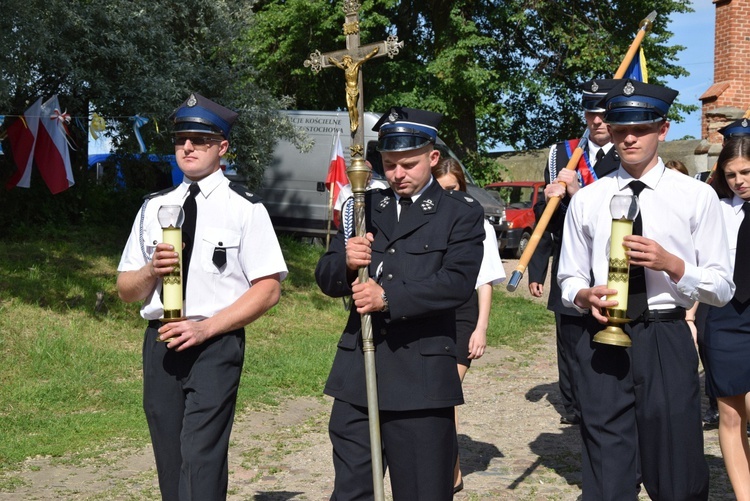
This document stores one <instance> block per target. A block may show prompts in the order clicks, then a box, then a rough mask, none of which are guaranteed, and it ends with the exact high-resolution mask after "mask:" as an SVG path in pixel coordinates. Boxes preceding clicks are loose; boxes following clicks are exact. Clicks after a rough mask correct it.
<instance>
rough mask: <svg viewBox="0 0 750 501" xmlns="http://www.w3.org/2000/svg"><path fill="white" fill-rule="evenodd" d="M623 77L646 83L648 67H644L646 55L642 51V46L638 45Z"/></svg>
mask: <svg viewBox="0 0 750 501" xmlns="http://www.w3.org/2000/svg"><path fill="white" fill-rule="evenodd" d="M625 78H630V79H632V80H638V81H639V82H643V83H648V69H647V68H646V56H645V54H644V53H643V47H640V49H639V50H638V55H637V56H636V57H634V58H633V60H632V61H631V62H630V66H628V70H627V71H626V72H625Z"/></svg>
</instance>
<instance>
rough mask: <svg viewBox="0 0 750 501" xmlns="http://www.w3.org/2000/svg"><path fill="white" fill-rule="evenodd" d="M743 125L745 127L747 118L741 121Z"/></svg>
mask: <svg viewBox="0 0 750 501" xmlns="http://www.w3.org/2000/svg"><path fill="white" fill-rule="evenodd" d="M741 125H742V126H743V127H747V118H746V119H744V120H743V121H742V124H741Z"/></svg>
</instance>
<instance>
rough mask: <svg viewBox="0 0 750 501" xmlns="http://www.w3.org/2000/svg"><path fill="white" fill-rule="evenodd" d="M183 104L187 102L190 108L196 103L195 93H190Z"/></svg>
mask: <svg viewBox="0 0 750 501" xmlns="http://www.w3.org/2000/svg"><path fill="white" fill-rule="evenodd" d="M185 104H187V105H188V106H190V107H191V108H192V107H193V106H195V105H196V104H198V100H197V99H196V98H195V94H190V97H189V98H188V100H187V103H185Z"/></svg>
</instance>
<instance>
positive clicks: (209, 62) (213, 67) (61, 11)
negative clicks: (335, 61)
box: [0, 0, 299, 217]
mask: <svg viewBox="0 0 750 501" xmlns="http://www.w3.org/2000/svg"><path fill="white" fill-rule="evenodd" d="M2 5H3V6H2V16H0V32H2V33H3V36H2V37H0V110H2V112H3V114H4V115H6V120H5V123H4V125H5V126H6V127H7V126H8V125H9V124H10V123H11V122H12V121H13V120H15V117H14V116H15V115H20V114H22V113H23V112H24V111H25V109H26V108H27V107H28V106H29V105H30V104H31V103H33V102H34V101H36V99H38V98H39V97H43V98H44V99H47V98H49V97H51V96H52V95H53V94H57V95H58V96H59V101H60V105H61V107H63V108H64V109H65V110H67V112H68V113H69V114H70V115H71V116H72V117H74V118H75V119H74V120H73V122H72V123H71V126H70V130H71V135H72V142H73V143H74V144H75V145H76V149H75V150H74V151H72V152H71V153H72V163H73V168H74V176H75V178H76V185H75V186H74V187H73V188H72V189H71V190H68V191H72V192H74V193H73V194H66V195H65V197H63V198H66V197H67V198H69V200H67V201H68V202H69V203H70V204H73V205H74V207H71V208H70V209H69V210H70V211H72V212H81V211H83V210H84V209H85V200H82V198H84V197H85V195H84V194H83V193H82V190H84V189H85V185H86V180H87V151H86V142H87V138H88V119H89V114H90V112H91V111H96V112H97V113H99V114H100V115H102V116H103V117H105V118H107V119H108V131H107V133H106V134H108V135H109V136H110V137H112V140H113V144H114V146H115V147H116V148H117V149H118V150H119V151H120V152H123V153H135V152H138V151H139V148H138V144H137V142H136V139H135V137H134V134H133V122H132V121H131V117H133V116H135V115H137V114H139V115H142V116H145V117H148V118H149V119H150V121H149V123H148V124H147V125H145V126H143V127H142V128H141V133H142V135H143V139H144V142H145V144H146V145H147V147H148V149H149V152H150V153H162V154H171V153H173V152H174V148H173V146H171V143H170V134H169V132H170V127H169V116H170V114H171V113H172V112H173V110H174V109H175V108H176V107H177V106H178V105H179V104H180V103H181V102H182V101H184V100H185V99H186V98H187V97H188V95H189V94H190V93H191V92H198V93H200V94H202V95H204V96H207V97H210V98H212V99H215V100H217V101H218V102H220V103H222V104H224V105H225V106H228V107H230V108H234V109H236V110H238V111H239V112H240V113H241V118H240V120H239V122H238V125H237V126H236V127H235V129H234V130H233V133H232V138H231V139H232V141H231V144H232V147H233V155H234V156H233V160H234V161H235V163H236V165H237V167H238V169H239V170H240V171H243V172H245V173H246V174H248V179H249V180H250V182H251V183H253V184H255V185H257V183H258V181H259V179H260V175H261V173H262V169H263V168H264V167H265V165H266V164H267V162H268V160H269V159H270V156H271V155H270V153H271V151H272V149H273V144H274V142H275V139H276V137H286V138H289V139H295V138H296V139H299V138H297V137H296V132H295V131H294V129H293V127H292V126H291V124H289V123H287V122H286V121H285V120H283V119H281V118H280V117H278V115H277V113H276V112H275V110H276V109H278V108H279V107H282V106H286V103H285V102H280V100H279V99H277V98H274V97H272V95H271V94H270V93H269V92H267V91H265V90H263V89H262V88H261V87H259V86H258V85H257V84H256V83H255V79H254V78H251V77H252V74H253V73H252V72H253V69H252V67H251V66H250V65H249V61H248V60H247V58H246V57H245V56H244V54H243V51H242V50H241V47H240V46H238V44H237V41H238V40H239V39H240V37H241V36H242V34H243V33H245V32H246V31H247V29H248V26H249V24H250V20H251V18H252V15H253V13H252V11H251V9H250V8H249V7H248V3H247V2H246V1H244V0H212V1H208V0H181V1H179V2H177V1H174V0H153V1H150V2H142V1H140V0H97V1H92V0H3V4H2ZM4 146H5V151H6V152H8V150H9V148H8V142H7V141H6V142H5V143H4ZM144 167H145V166H144ZM14 169H15V166H14V165H13V163H12V162H11V159H10V155H5V156H3V157H0V182H2V183H3V184H4V183H5V181H6V179H7V178H8V177H9V176H10V174H11V173H12V172H13V170H14ZM3 191H4V190H3ZM23 191H25V190H19V189H17V190H13V192H23ZM32 191H33V190H32ZM76 192H77V193H76ZM29 193H31V192H29V191H27V192H26V193H13V195H12V196H5V197H3V196H0V201H2V200H3V199H5V200H6V201H8V200H9V201H10V202H9V203H11V202H12V205H13V207H14V209H18V204H19V203H20V204H21V205H22V206H23V204H24V200H26V202H25V203H26V204H28V206H31V205H33V204H35V203H36V202H38V201H39V199H40V198H41V197H42V196H43V195H44V191H43V190H41V191H40V192H34V193H33V194H32V195H29V196H27V194H29ZM66 193H67V192H66ZM6 195H7V192H6ZM61 196H62V194H61ZM77 200H80V201H79V202H76V201H77ZM22 208H23V207H21V209H22ZM50 210H52V209H50ZM26 212H28V211H19V217H21V216H22V214H25V213H26ZM37 212H38V211H37Z"/></svg>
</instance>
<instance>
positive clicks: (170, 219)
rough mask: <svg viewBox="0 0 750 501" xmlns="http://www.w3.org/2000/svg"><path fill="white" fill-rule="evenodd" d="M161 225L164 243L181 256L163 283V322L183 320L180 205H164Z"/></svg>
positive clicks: (181, 212) (181, 219) (182, 214)
mask: <svg viewBox="0 0 750 501" xmlns="http://www.w3.org/2000/svg"><path fill="white" fill-rule="evenodd" d="M158 218H159V224H160V225H161V228H162V241H163V242H164V243H166V244H169V245H171V246H172V247H174V250H175V252H177V254H178V256H179V262H178V263H177V266H175V268H174V270H172V272H171V273H169V274H168V275H164V278H163V281H162V305H163V307H164V318H163V319H162V320H163V321H172V320H178V319H182V318H183V316H182V311H183V308H182V306H183V297H182V222H183V221H184V220H185V214H184V212H183V211H182V207H180V206H179V205H163V206H162V207H160V208H159V212H158Z"/></svg>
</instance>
